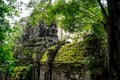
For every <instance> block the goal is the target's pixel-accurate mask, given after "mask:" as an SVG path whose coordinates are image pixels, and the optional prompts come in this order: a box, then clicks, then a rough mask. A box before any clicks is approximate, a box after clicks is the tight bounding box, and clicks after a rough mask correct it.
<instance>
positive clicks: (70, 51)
mask: <svg viewBox="0 0 120 80" xmlns="http://www.w3.org/2000/svg"><path fill="white" fill-rule="evenodd" d="M84 48H85V47H84V42H80V43H75V42H74V43H69V44H66V45H62V46H61V47H60V49H59V50H58V52H57V54H56V56H55V57H54V62H58V63H78V62H80V60H81V59H83V56H84Z"/></svg>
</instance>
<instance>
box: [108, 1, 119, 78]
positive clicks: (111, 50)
mask: <svg viewBox="0 0 120 80" xmlns="http://www.w3.org/2000/svg"><path fill="white" fill-rule="evenodd" d="M107 3H108V15H109V16H108V17H109V20H108V28H107V33H108V62H109V63H108V64H109V65H108V67H109V71H112V73H113V75H114V74H115V73H116V75H117V77H118V78H119V80H120V77H119V73H120V16H119V15H120V0H107Z"/></svg>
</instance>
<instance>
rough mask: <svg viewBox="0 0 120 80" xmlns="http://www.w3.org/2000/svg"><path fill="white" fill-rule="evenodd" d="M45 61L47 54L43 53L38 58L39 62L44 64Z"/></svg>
mask: <svg viewBox="0 0 120 80" xmlns="http://www.w3.org/2000/svg"><path fill="white" fill-rule="evenodd" d="M46 61H47V53H46V51H45V52H44V53H43V54H42V56H41V58H40V62H46Z"/></svg>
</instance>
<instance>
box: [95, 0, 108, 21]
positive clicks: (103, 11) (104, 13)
mask: <svg viewBox="0 0 120 80" xmlns="http://www.w3.org/2000/svg"><path fill="white" fill-rule="evenodd" d="M97 1H98V3H99V5H100V8H101V11H102V14H103V16H104V18H105V20H106V21H107V20H108V15H107V13H106V11H105V9H104V7H103V5H102V3H101V0H97Z"/></svg>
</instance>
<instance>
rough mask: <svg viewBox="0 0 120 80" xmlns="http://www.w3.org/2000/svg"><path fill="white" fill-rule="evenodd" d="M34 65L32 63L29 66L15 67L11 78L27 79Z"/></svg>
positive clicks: (16, 79)
mask: <svg viewBox="0 0 120 80" xmlns="http://www.w3.org/2000/svg"><path fill="white" fill-rule="evenodd" d="M32 66H33V65H32V64H30V65H28V66H18V67H15V68H14V70H13V73H12V76H11V77H10V80H26V79H27V75H28V74H29V72H30V70H31V68H32Z"/></svg>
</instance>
